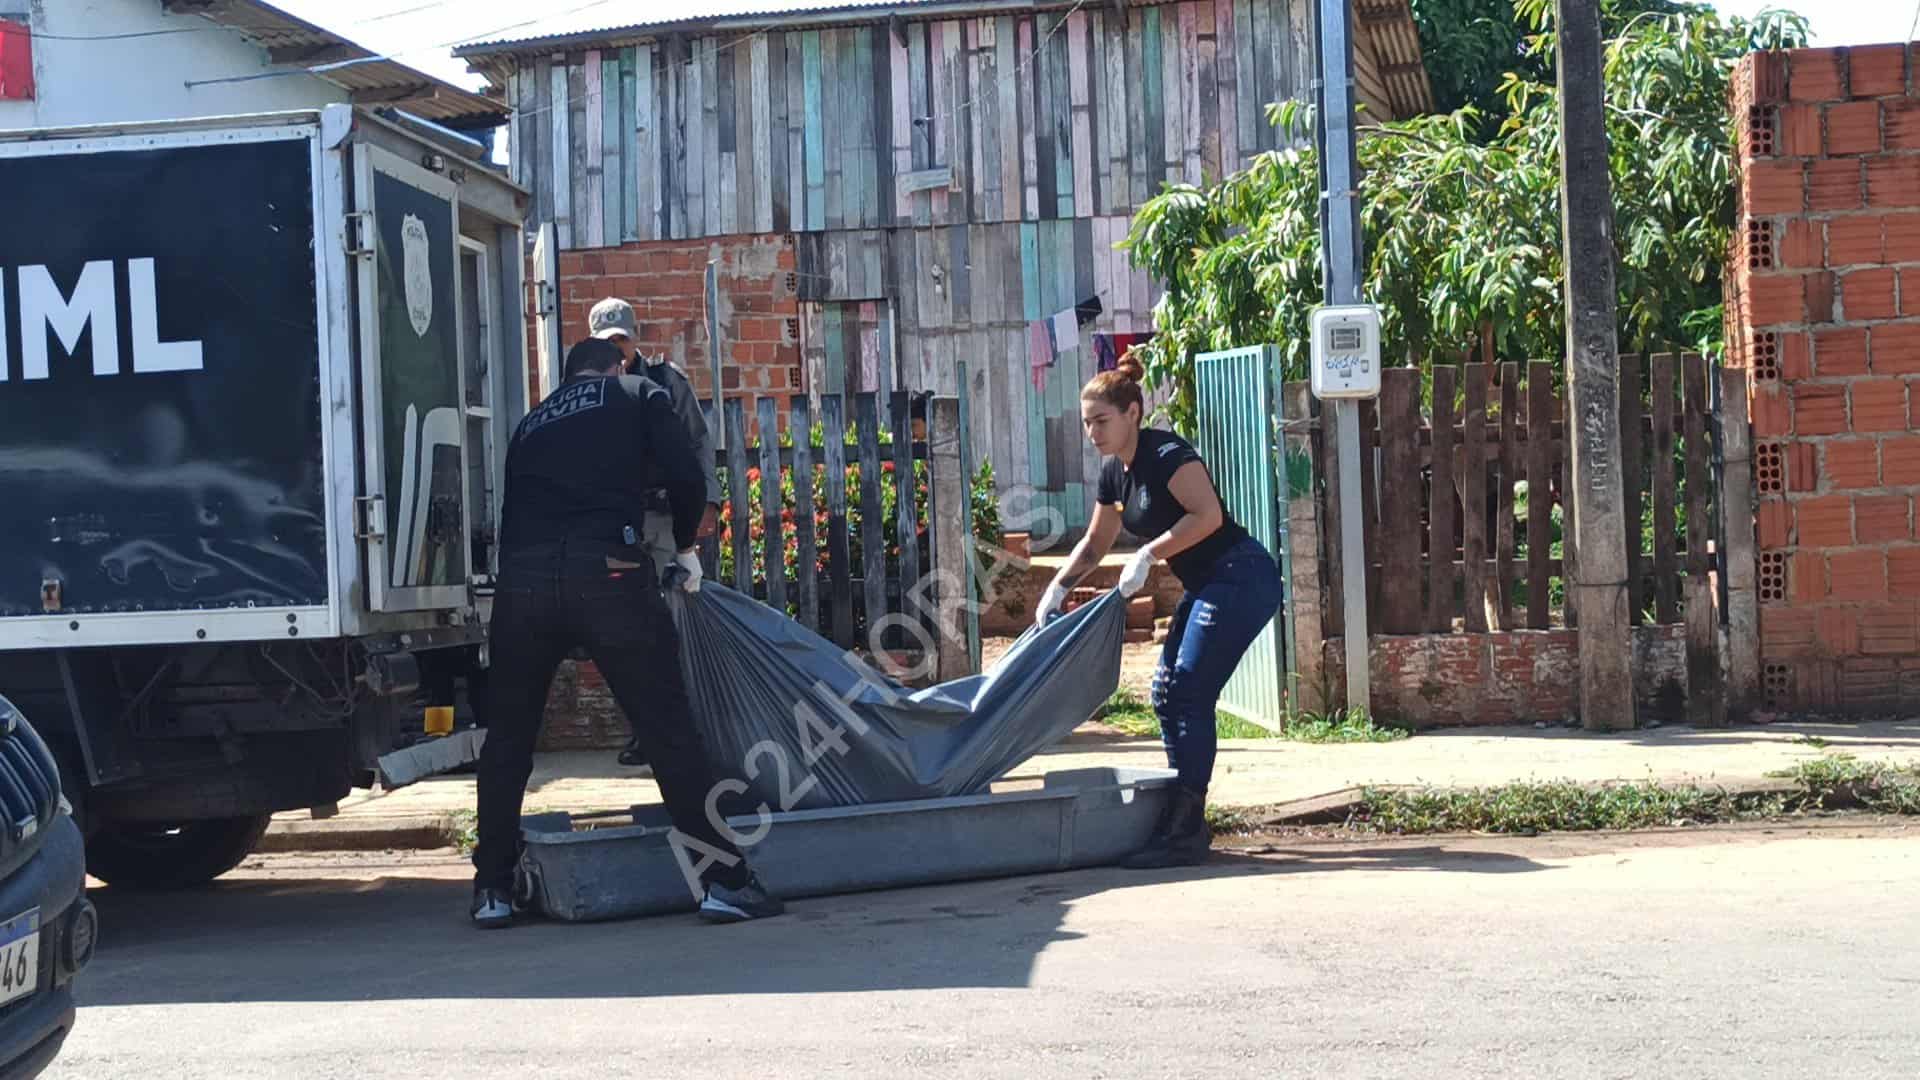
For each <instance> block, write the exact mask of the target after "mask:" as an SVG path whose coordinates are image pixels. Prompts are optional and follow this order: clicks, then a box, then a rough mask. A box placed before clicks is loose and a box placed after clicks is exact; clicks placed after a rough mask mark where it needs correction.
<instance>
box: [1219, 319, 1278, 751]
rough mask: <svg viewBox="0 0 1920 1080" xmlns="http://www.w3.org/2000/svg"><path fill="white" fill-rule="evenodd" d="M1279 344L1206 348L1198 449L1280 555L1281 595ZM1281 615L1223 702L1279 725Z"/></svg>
mask: <svg viewBox="0 0 1920 1080" xmlns="http://www.w3.org/2000/svg"><path fill="white" fill-rule="evenodd" d="M1280 370H1281V367H1280V350H1279V349H1278V348H1276V347H1275V346H1272V345H1256V346H1252V347H1250V348H1244V349H1229V350H1227V351H1225V352H1213V353H1202V354H1200V356H1199V357H1198V358H1197V359H1196V361H1195V363H1194V394H1195V401H1196V404H1197V406H1198V409H1197V411H1198V414H1199V425H1200V441H1199V450H1200V454H1201V456H1202V457H1204V458H1206V461H1207V468H1208V469H1209V470H1210V471H1211V472H1212V473H1213V480H1214V485H1215V486H1216V487H1218V488H1219V489H1220V501H1221V503H1222V504H1223V505H1224V506H1225V507H1226V510H1227V513H1229V514H1231V515H1233V519H1234V520H1235V521H1238V522H1239V523H1240V524H1241V525H1243V526H1244V527H1245V528H1246V530H1247V532H1249V533H1251V534H1252V535H1253V537H1254V538H1255V539H1257V540H1259V541H1260V542H1261V543H1262V544H1265V545H1266V546H1267V550H1268V551H1271V552H1273V553H1274V555H1276V556H1277V557H1278V558H1279V560H1280V581H1281V588H1282V595H1283V596H1284V595H1285V590H1286V588H1287V587H1288V585H1289V584H1290V583H1291V582H1292V580H1293V574H1292V567H1291V566H1290V565H1289V559H1288V553H1287V485H1286V482H1285V473H1284V472H1283V471H1282V470H1283V462H1284V457H1283V455H1284V452H1285V451H1284V441H1283V439H1282V438H1281V432H1282V430H1283V429H1282V426H1281V424H1282V417H1281V415H1280V413H1281V396H1280ZM1286 610H1287V607H1286V605H1283V606H1282V608H1281V612H1282V614H1281V615H1276V616H1275V617H1274V620H1273V622H1271V623H1269V624H1268V625H1267V628H1266V629H1265V630H1263V631H1261V633H1260V636H1259V637H1257V638H1255V639H1254V642H1253V647H1252V648H1250V649H1248V650H1247V655H1246V657H1245V658H1244V659H1242V660H1241V661H1240V666H1239V668H1237V669H1236V670H1235V671H1234V673H1233V678H1232V679H1231V680H1229V681H1228V682H1227V688H1226V691H1225V692H1224V693H1222V694H1221V695H1220V708H1222V709H1224V710H1225V711H1227V712H1229V713H1232V714H1233V715H1235V716H1238V717H1240V718H1242V719H1244V720H1249V721H1252V722H1253V723H1256V724H1260V725H1261V726H1263V727H1268V728H1272V729H1274V730H1276V731H1277V730H1279V729H1280V727H1281V725H1282V724H1283V723H1284V722H1285V719H1286V699H1287V685H1288V673H1289V672H1291V671H1293V670H1294V665H1293V642H1292V641H1291V640H1290V639H1289V637H1288V635H1287V633H1286V618H1285V616H1284V612H1285V611H1286Z"/></svg>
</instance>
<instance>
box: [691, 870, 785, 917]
mask: <svg viewBox="0 0 1920 1080" xmlns="http://www.w3.org/2000/svg"><path fill="white" fill-rule="evenodd" d="M786 910H787V905H785V904H783V903H781V902H780V898H779V897H777V896H775V895H773V894H772V893H770V892H768V891H767V887H766V886H765V885H762V884H760V876H759V875H758V874H754V875H751V876H749V877H748V878H747V883H746V884H745V885H742V886H741V887H740V888H737V889H729V888H727V887H726V886H725V885H722V884H720V883H718V882H714V883H713V884H710V885H708V886H707V895H706V898H705V899H703V900H701V901H700V917H701V918H702V919H705V920H706V921H708V922H710V923H737V922H746V921H748V920H749V919H770V918H772V917H774V916H775V915H781V914H785V912H786Z"/></svg>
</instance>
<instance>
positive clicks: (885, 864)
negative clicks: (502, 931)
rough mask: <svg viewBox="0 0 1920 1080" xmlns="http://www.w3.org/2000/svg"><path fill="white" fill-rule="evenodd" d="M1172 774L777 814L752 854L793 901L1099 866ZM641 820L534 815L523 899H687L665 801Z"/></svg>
mask: <svg viewBox="0 0 1920 1080" xmlns="http://www.w3.org/2000/svg"><path fill="white" fill-rule="evenodd" d="M1174 777H1175V774H1174V773H1173V772H1172V771H1170V770H1167V769H1118V768H1098V769H1073V770H1068V771H1063V772H1051V773H1047V774H1046V776H1045V777H1044V782H1043V786H1042V787H1040V788H1038V789H1033V790H1027V791H1011V792H1006V793H1003V794H990V795H962V796H955V797H951V798H941V799H916V800H911V801H906V802H891V803H874V804H870V805H866V806H846V807H833V808H829V809H823V810H796V811H792V812H789V813H775V814H772V815H771V816H770V821H771V824H770V825H769V826H767V828H766V832H765V835H764V837H762V838H761V839H760V840H759V842H758V843H756V844H753V845H752V846H750V847H748V848H747V849H746V854H747V859H748V861H749V862H750V863H751V864H752V866H753V868H754V870H755V871H756V872H757V873H758V874H759V875H760V879H761V880H762V881H763V882H764V883H765V884H766V886H767V888H769V889H770V890H772V891H773V892H774V893H776V894H777V895H779V896H782V897H786V898H790V899H791V898H797V897H806V896H825V895H830V894H833V893H846V892H860V891H864V890H868V889H888V888H900V887H903V886H911V885H931V884H935V883H938V882H944V881H963V880H967V879H970V878H988V877H1007V876H1012V875H1017V874H1037V873H1046V872H1048V871H1055V870H1067V869H1072V868H1077V867H1085V866H1100V865H1103V864H1107V863H1112V862H1116V861H1118V860H1119V859H1120V858H1121V857H1122V856H1124V855H1126V854H1128V853H1129V852H1131V851H1134V850H1135V849H1137V848H1139V847H1140V845H1141V844H1143V843H1145V841H1146V839H1147V834H1148V833H1149V832H1151V831H1152V829H1153V825H1154V822H1155V820H1157V818H1158V817H1159V814H1160V810H1161V807H1162V806H1163V805H1164V803H1165V800H1166V797H1167V789H1168V787H1169V786H1170V785H1171V784H1172V783H1173V780H1174ZM633 818H634V824H631V825H620V826H616V827H612V828H576V827H575V825H576V823H575V821H574V819H573V818H572V817H571V816H570V815H567V814H564V813H554V814H539V815H531V816H529V817H527V818H524V819H523V820H522V829H521V836H522V838H523V840H524V841H525V844H524V846H523V848H522V850H521V856H520V872H519V891H520V893H521V896H522V897H523V899H525V900H526V901H528V902H530V903H531V906H533V907H534V908H535V909H537V910H539V911H541V912H543V913H544V914H546V915H548V916H550V917H552V918H556V919H561V920H564V921H567V922H590V921H596V920H601V919H620V918H629V917H634V916H641V915H659V914H665V913H668V912H675V911H691V910H692V909H693V908H694V907H695V905H696V898H695V897H694V896H693V894H692V893H691V891H690V890H689V889H688V887H687V882H686V878H685V876H684V875H683V873H682V871H681V867H680V865H679V862H678V860H676V858H675V857H674V853H673V850H672V848H671V847H670V845H669V843H668V839H667V834H668V832H669V831H670V829H669V826H668V824H667V821H666V817H665V813H664V811H663V809H662V808H661V807H660V806H658V805H651V806H640V807H635V808H634V811H633ZM728 824H729V826H731V827H732V828H733V830H734V831H735V832H737V833H739V834H741V835H742V836H751V835H752V834H753V833H754V831H755V830H757V829H759V828H760V827H761V822H760V820H759V819H757V818H755V817H752V816H745V817H734V818H729V819H728ZM690 857H691V858H693V859H697V858H698V857H699V856H698V855H697V854H695V855H692V856H690Z"/></svg>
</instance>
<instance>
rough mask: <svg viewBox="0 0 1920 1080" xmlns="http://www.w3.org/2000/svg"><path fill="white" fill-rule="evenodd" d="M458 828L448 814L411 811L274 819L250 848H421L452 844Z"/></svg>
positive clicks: (284, 850)
mask: <svg viewBox="0 0 1920 1080" xmlns="http://www.w3.org/2000/svg"><path fill="white" fill-rule="evenodd" d="M459 832H460V830H459V828H458V826H457V825H456V824H455V823H454V818H453V815H451V814H415V815H408V816H404V817H381V818H374V819H368V820H360V821H352V820H344V821H343V820H341V819H338V818H332V819H328V820H324V821H276V822H274V823H273V824H272V825H270V826H268V827H267V833H266V835H265V836H263V837H261V838H260V843H259V844H258V845H257V846H256V847H255V848H254V851H255V852H256V853H258V854H263V855H277V854H284V853H287V852H312V851H425V850H430V849H433V848H444V847H452V846H454V845H455V844H456V843H458V841H459Z"/></svg>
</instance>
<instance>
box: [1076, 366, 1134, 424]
mask: <svg viewBox="0 0 1920 1080" xmlns="http://www.w3.org/2000/svg"><path fill="white" fill-rule="evenodd" d="M1146 374H1147V369H1146V368H1145V367H1144V366H1143V365H1142V364H1141V363H1140V361H1139V360H1138V359H1136V358H1135V357H1134V355H1133V354H1132V353H1131V352H1129V353H1128V354H1127V355H1125V356H1123V357H1121V358H1120V362H1119V364H1117V365H1115V367H1114V368H1113V370H1112V371H1103V372H1101V373H1100V374H1098V375H1095V376H1094V377H1093V378H1091V379H1089V380H1087V385H1085V386H1083V387H1081V388H1080V400H1081V401H1097V402H1099V403H1101V404H1102V405H1107V406H1111V407H1112V408H1113V409H1114V410H1115V411H1116V412H1121V413H1124V412H1126V411H1127V406H1129V405H1134V406H1138V407H1139V409H1140V416H1141V418H1142V419H1144V418H1145V417H1146V415H1147V404H1146V399H1145V398H1143V397H1142V396H1141V394H1140V380H1141V379H1143V378H1145V377H1146Z"/></svg>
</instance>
